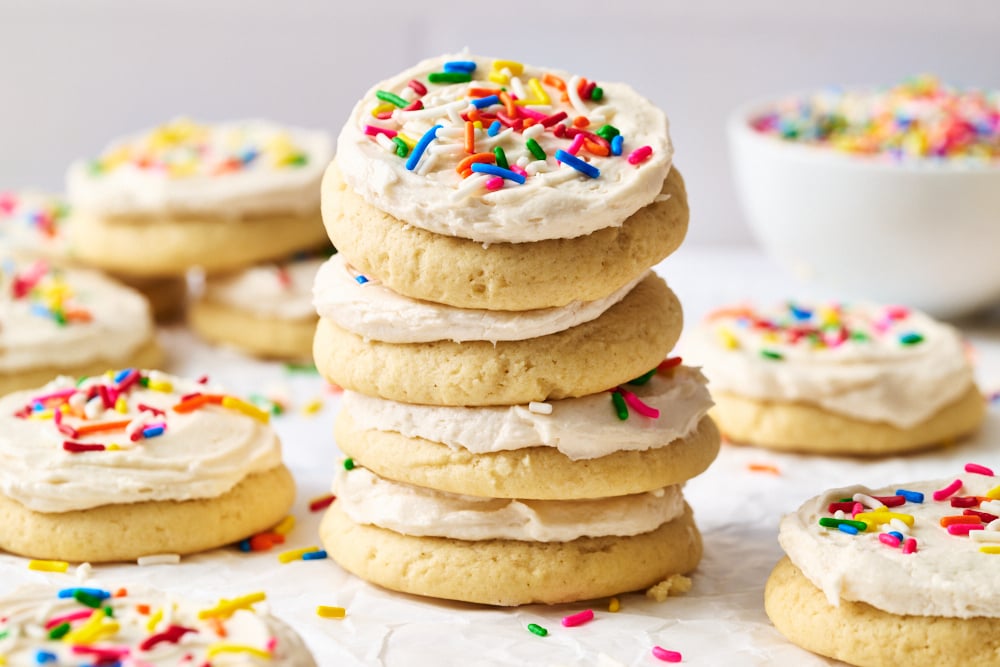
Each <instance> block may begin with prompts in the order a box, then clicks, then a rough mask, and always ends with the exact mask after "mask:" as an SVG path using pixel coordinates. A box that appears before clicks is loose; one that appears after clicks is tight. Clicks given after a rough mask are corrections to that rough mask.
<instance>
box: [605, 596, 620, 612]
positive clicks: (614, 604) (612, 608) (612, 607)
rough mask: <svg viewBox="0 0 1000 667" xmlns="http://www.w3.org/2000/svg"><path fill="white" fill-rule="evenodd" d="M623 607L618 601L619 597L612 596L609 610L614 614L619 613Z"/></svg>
mask: <svg viewBox="0 0 1000 667" xmlns="http://www.w3.org/2000/svg"><path fill="white" fill-rule="evenodd" d="M621 608H622V603H621V602H619V601H618V598H611V601H610V602H608V611H610V612H611V613H612V614H617V613H618V610H619V609H621Z"/></svg>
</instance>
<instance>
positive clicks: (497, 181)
mask: <svg viewBox="0 0 1000 667" xmlns="http://www.w3.org/2000/svg"><path fill="white" fill-rule="evenodd" d="M502 187H503V178H501V177H500V176H491V177H490V178H488V179H486V189H487V190H490V191H492V190H499V189H500V188H502Z"/></svg>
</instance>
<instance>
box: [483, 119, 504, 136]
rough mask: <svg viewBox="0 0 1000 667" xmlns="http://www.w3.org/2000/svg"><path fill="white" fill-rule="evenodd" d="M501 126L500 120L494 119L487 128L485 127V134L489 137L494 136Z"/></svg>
mask: <svg viewBox="0 0 1000 667" xmlns="http://www.w3.org/2000/svg"><path fill="white" fill-rule="evenodd" d="M501 127H503V126H502V125H501V124H500V121H498V120H495V121H493V122H492V123H490V126H489V128H487V130H486V134H488V135H489V136H491V137H495V136H497V133H499V132H500V128H501Z"/></svg>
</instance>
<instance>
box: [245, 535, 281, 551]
mask: <svg viewBox="0 0 1000 667" xmlns="http://www.w3.org/2000/svg"><path fill="white" fill-rule="evenodd" d="M284 543H285V536H284V535H280V534H278V533H272V532H267V533H257V534H256V535H254V536H253V537H251V538H250V550H251V551H267V550H268V549H270V548H271V547H273V546H274V545H276V544H284Z"/></svg>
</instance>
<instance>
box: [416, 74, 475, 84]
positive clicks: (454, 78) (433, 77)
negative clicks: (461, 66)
mask: <svg viewBox="0 0 1000 667" xmlns="http://www.w3.org/2000/svg"><path fill="white" fill-rule="evenodd" d="M427 80H428V81H430V82H431V83H468V82H470V81H472V75H471V74H469V73H467V72H431V73H430V74H428V75H427Z"/></svg>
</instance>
